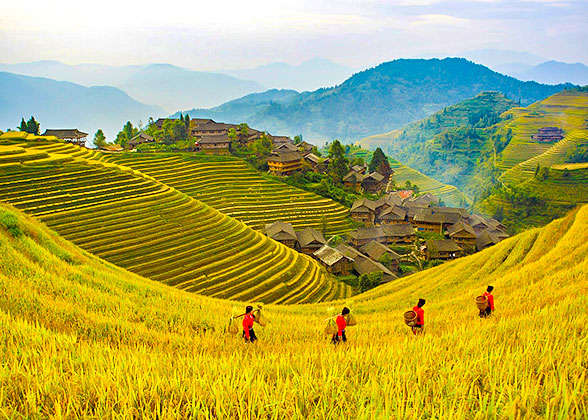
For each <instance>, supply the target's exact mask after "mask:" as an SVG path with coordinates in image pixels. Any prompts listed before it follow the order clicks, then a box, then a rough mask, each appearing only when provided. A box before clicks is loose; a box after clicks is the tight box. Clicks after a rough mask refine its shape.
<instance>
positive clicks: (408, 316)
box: [404, 310, 417, 327]
mask: <svg viewBox="0 0 588 420" xmlns="http://www.w3.org/2000/svg"><path fill="white" fill-rule="evenodd" d="M404 323H405V324H406V325H408V326H409V327H414V326H415V325H416V323H417V313H416V312H415V311H412V310H411V311H406V312H405V313H404Z"/></svg>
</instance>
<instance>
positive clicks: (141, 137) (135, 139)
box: [129, 132, 155, 148]
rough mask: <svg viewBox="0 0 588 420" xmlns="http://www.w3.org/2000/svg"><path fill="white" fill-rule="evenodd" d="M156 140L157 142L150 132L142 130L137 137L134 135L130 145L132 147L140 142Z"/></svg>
mask: <svg viewBox="0 0 588 420" xmlns="http://www.w3.org/2000/svg"><path fill="white" fill-rule="evenodd" d="M154 142H155V139H154V138H153V137H151V136H150V135H149V134H147V133H144V132H140V133H139V134H137V135H136V136H135V137H133V138H132V139H130V140H129V146H130V147H131V148H135V147H137V146H138V145H140V144H145V143H154Z"/></svg>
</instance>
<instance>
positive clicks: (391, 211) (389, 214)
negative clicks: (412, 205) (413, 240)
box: [380, 206, 407, 220]
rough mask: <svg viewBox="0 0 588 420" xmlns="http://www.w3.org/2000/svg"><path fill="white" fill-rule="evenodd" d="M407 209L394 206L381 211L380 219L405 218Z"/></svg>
mask: <svg viewBox="0 0 588 420" xmlns="http://www.w3.org/2000/svg"><path fill="white" fill-rule="evenodd" d="M406 214H407V211H406V209H403V208H402V207H398V206H392V207H388V208H387V209H385V210H383V211H382V212H381V213H380V220H404V218H405V217H406Z"/></svg>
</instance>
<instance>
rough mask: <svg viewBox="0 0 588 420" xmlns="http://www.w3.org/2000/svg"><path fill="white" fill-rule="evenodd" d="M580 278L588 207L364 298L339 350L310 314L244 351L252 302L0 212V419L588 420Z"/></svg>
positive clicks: (584, 270) (287, 319) (277, 322)
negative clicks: (488, 310)
mask: <svg viewBox="0 0 588 420" xmlns="http://www.w3.org/2000/svg"><path fill="white" fill-rule="evenodd" d="M8 214H11V215H12V216H10V215H8ZM15 220H16V222H15ZM15 226H16V231H17V233H18V231H20V232H22V234H20V235H18V236H16V237H15V236H14V234H12V233H9V231H8V230H7V228H6V227H9V228H11V229H12V231H13V232H14V231H15ZM587 275H588V207H583V208H581V209H580V210H578V211H577V212H573V213H572V214H570V215H569V216H568V217H567V218H565V219H562V220H557V221H555V222H553V223H551V224H550V225H548V226H547V227H545V228H542V229H535V230H531V231H528V232H525V233H523V234H521V235H518V236H516V237H513V238H510V239H508V240H506V241H504V242H502V243H500V244H499V245H497V246H495V247H494V248H490V249H488V250H486V251H484V252H481V253H478V254H475V255H473V256H470V257H467V258H463V259H459V260H456V261H454V262H452V263H448V264H445V265H442V266H439V267H436V268H434V269H431V270H428V271H425V272H421V273H418V274H416V275H413V276H410V277H407V278H403V279H399V280H397V281H395V282H392V283H391V284H389V285H387V286H384V287H380V288H377V289H374V290H373V291H370V292H368V293H366V294H364V295H360V296H357V297H355V299H354V302H353V303H348V304H349V305H350V306H351V307H352V310H353V312H354V313H355V314H356V315H357V318H358V320H359V324H358V325H357V326H356V327H351V328H349V329H348V337H349V340H350V341H349V343H348V344H346V345H341V346H339V347H338V348H335V347H333V346H332V345H330V344H328V343H327V340H326V338H325V337H324V335H323V334H322V330H323V328H324V326H325V323H324V319H325V318H326V317H327V314H328V306H329V305H326V304H314V305H301V306H277V305H267V306H266V307H265V311H266V313H267V317H268V318H269V320H270V323H269V324H268V326H267V327H265V328H264V329H262V328H259V327H256V330H257V334H258V336H259V337H260V341H259V343H257V344H256V345H252V346H247V345H245V344H244V343H242V342H241V340H240V339H239V338H238V337H235V336H231V335H228V334H226V333H224V332H223V329H224V328H225V327H226V325H227V324H228V318H229V316H230V314H231V313H233V311H239V312H240V311H241V310H242V307H243V306H244V303H238V304H237V303H234V302H230V301H223V300H215V299H212V298H206V297H202V296H197V295H194V294H190V293H186V292H183V291H181V290H178V289H174V288H170V287H167V286H165V285H163V284H160V283H156V282H152V281H149V280H146V279H143V278H141V277H139V276H136V275H134V274H131V273H129V272H127V271H125V270H123V269H120V268H117V267H115V266H113V265H111V264H109V263H106V262H104V261H102V260H99V259H98V258H96V257H94V256H91V255H89V254H87V253H85V252H84V251H82V250H81V249H79V248H77V247H76V246H74V245H72V244H71V243H69V242H67V241H65V240H63V239H62V238H60V237H58V236H57V235H56V234H54V233H52V232H51V231H49V230H47V228H45V227H44V226H43V225H41V224H40V223H38V222H37V221H35V220H33V219H31V218H30V217H28V216H25V215H24V214H22V213H20V212H19V211H18V210H16V209H14V208H11V207H8V206H5V205H0V361H1V364H0V417H3V418H14V419H21V418H131V417H134V418H161V419H164V418H199V419H200V418H202V419H212V418H215V419H235V418H242V419H281V418H287V419H342V418H349V419H372V418H381V419H392V418H395V419H425V418H443V419H519V418H520V419H522V418H549V419H565V418H570V419H572V418H578V419H586V418H588V414H587V413H588V391H587V389H586V385H587V381H586V375H587V370H588V362H587V360H588V338H587V331H588V330H587V328H586V323H587V321H588V312H587V311H586V307H588V281H587V280H586V279H587ZM487 284H493V285H494V286H495V287H496V291H495V296H496V305H497V312H496V315H495V316H494V317H492V318H491V319H487V320H481V319H479V318H478V317H477V316H476V312H477V309H476V308H475V304H474V297H475V296H476V295H478V294H480V293H481V292H482V291H483V289H484V288H485V287H486V285H487ZM419 297H423V298H426V299H427V304H426V305H425V312H426V313H425V321H426V326H425V332H424V334H423V335H421V336H418V337H413V336H412V334H411V333H410V332H409V331H408V328H407V327H406V326H405V325H403V323H402V314H403V312H404V311H405V310H406V309H407V308H410V307H412V305H413V304H414V302H415V301H416V300H417V299H418V298H419ZM344 304H345V302H339V303H337V304H336V305H335V306H336V307H337V309H340V308H341V307H342V306H343V305H344Z"/></svg>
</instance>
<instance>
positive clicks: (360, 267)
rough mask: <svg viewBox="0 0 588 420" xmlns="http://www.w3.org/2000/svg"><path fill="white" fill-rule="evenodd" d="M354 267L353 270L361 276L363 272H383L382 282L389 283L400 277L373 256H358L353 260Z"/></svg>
mask: <svg viewBox="0 0 588 420" xmlns="http://www.w3.org/2000/svg"><path fill="white" fill-rule="evenodd" d="M352 267H353V272H354V273H355V274H356V275H358V276H361V275H363V274H371V273H382V283H388V282H390V281H392V280H396V279H397V278H398V277H397V276H396V275H395V274H394V273H393V272H392V271H390V270H389V269H388V268H386V267H385V266H384V265H383V264H382V263H379V262H377V261H374V260H372V259H371V258H365V257H363V258H362V257H358V258H356V259H355V260H353V265H352Z"/></svg>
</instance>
